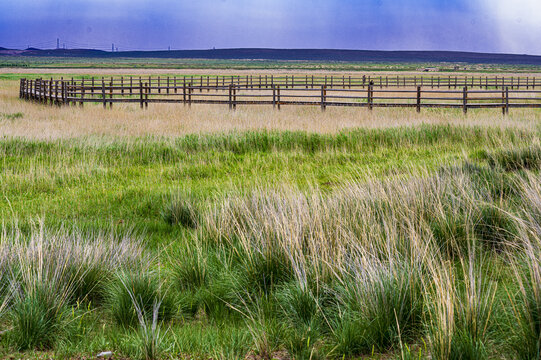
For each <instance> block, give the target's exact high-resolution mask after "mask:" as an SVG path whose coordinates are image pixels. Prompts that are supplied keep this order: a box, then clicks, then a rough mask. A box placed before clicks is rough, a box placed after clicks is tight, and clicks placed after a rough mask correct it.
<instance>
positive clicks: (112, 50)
mask: <svg viewBox="0 0 541 360" xmlns="http://www.w3.org/2000/svg"><path fill="white" fill-rule="evenodd" d="M111 52H115V44H111Z"/></svg>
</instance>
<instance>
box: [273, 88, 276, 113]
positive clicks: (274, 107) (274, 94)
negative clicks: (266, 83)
mask: <svg viewBox="0 0 541 360" xmlns="http://www.w3.org/2000/svg"><path fill="white" fill-rule="evenodd" d="M272 108H273V109H276V87H275V86H274V85H272Z"/></svg>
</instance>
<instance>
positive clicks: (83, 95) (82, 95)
mask: <svg viewBox="0 0 541 360" xmlns="http://www.w3.org/2000/svg"><path fill="white" fill-rule="evenodd" d="M84 100H85V79H81V101H80V102H79V107H83V106H84Z"/></svg>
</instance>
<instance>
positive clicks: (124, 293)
mask: <svg viewBox="0 0 541 360" xmlns="http://www.w3.org/2000/svg"><path fill="white" fill-rule="evenodd" d="M108 303H109V308H110V310H111V314H112V316H113V319H114V320H115V321H116V323H117V324H119V325H121V326H124V327H134V326H136V325H137V324H138V316H137V309H139V311H140V312H141V313H142V316H143V317H144V318H145V319H151V318H152V314H153V309H154V306H155V305H156V304H158V303H159V304H161V305H160V311H159V314H158V317H159V320H161V321H168V320H170V319H171V317H172V316H173V310H174V302H173V300H172V298H171V297H170V295H169V294H168V293H167V292H164V291H162V289H161V284H160V281H159V279H158V278H157V277H156V276H154V274H152V273H142V274H135V273H128V272H123V273H121V274H119V275H118V278H117V279H116V281H114V282H113V283H112V284H111V285H110V287H109V294H108Z"/></svg>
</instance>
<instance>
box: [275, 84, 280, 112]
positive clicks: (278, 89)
mask: <svg viewBox="0 0 541 360" xmlns="http://www.w3.org/2000/svg"><path fill="white" fill-rule="evenodd" d="M276 101H277V102H276V105H277V106H278V110H280V106H281V102H280V85H277V86H276Z"/></svg>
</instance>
